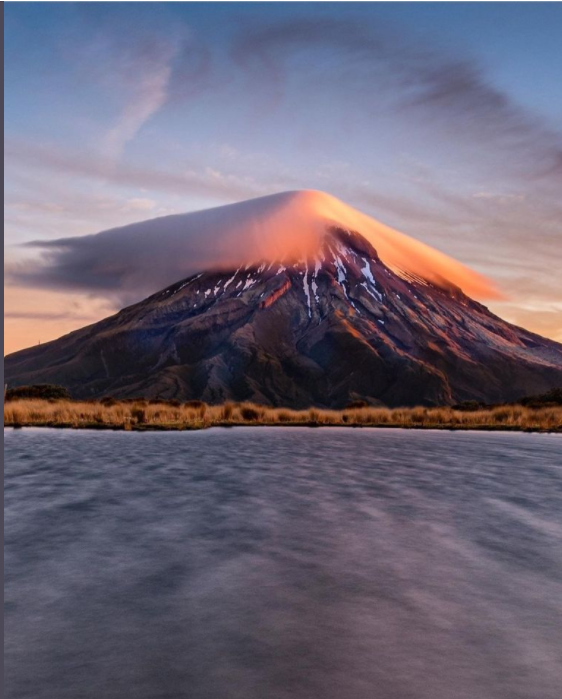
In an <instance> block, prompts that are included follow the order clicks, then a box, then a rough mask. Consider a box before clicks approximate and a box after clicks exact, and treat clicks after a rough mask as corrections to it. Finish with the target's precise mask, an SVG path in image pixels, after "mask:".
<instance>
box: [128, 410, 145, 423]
mask: <svg viewBox="0 0 562 699" xmlns="http://www.w3.org/2000/svg"><path fill="white" fill-rule="evenodd" d="M131 416H132V417H133V418H134V419H135V420H136V421H137V424H139V425H143V424H144V423H146V410H145V409H144V407H143V406H135V407H134V408H133V409H132V410H131Z"/></svg>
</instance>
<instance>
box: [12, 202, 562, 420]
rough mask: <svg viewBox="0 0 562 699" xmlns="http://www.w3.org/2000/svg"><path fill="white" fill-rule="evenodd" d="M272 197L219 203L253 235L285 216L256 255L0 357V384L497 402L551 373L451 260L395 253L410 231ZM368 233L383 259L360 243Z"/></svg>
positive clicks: (546, 354) (298, 401) (270, 399)
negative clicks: (1, 362)
mask: <svg viewBox="0 0 562 699" xmlns="http://www.w3.org/2000/svg"><path fill="white" fill-rule="evenodd" d="M275 197H277V199H276V200H275ZM264 200H266V201H264ZM273 201H274V204H275V205H274V206H273V207H272V198H271V197H266V198H263V199H261V200H251V201H250V202H243V203H242V204H241V205H233V206H234V207H237V206H240V207H244V206H245V205H251V204H253V206H251V207H250V208H251V209H253V214H252V216H254V222H255V223H254V225H255V229H254V230H253V231H252V233H251V234H252V235H255V236H259V237H260V238H261V239H262V240H266V241H268V240H269V241H273V240H277V241H278V240H280V239H281V238H280V233H279V231H277V230H275V231H273V232H272V230H271V229H267V227H268V226H270V227H271V228H274V227H275V228H276V227H277V226H286V227H287V235H286V238H287V239H288V240H289V241H290V244H289V245H284V246H283V248H282V249H279V250H278V251H275V250H273V249H272V248H270V249H267V245H266V246H265V247H263V246H262V247H261V248H259V251H260V253H261V259H260V260H259V261H258V262H254V263H245V264H241V265H238V266H236V267H233V268H230V269H227V268H225V266H224V265H222V266H220V268H219V269H214V270H208V271H205V272H201V273H198V274H195V275H191V276H189V277H187V278H186V279H183V280H182V281H179V282H177V283H175V284H173V285H172V286H169V287H168V288H166V289H164V290H163V291H160V292H158V293H156V294H154V295H152V296H150V297H149V298H147V299H146V300H144V301H141V302H140V303H137V304H134V305H132V306H129V307H128V308H125V309H124V310H122V311H120V312H119V313H117V314H116V315H114V316H112V317H110V318H107V319H106V320H103V321H101V322H99V323H96V324H94V325H91V326H89V327H87V328H84V329H82V330H78V331H76V332H73V333H70V334H69V335H66V336H65V337H62V338H60V339H58V340H55V341H53V342H49V343H47V344H44V345H41V346H38V347H33V348H30V349H27V350H23V351H20V352H16V353H14V354H12V355H9V356H8V357H6V360H5V372H6V380H7V381H8V383H9V384H10V386H15V385H21V384H28V383H57V384H62V385H64V386H66V387H67V388H68V389H69V390H70V391H71V393H72V394H73V395H74V396H75V397H80V398H95V397H101V396H104V395H113V396H116V397H133V396H140V395H143V396H146V397H149V398H150V397H161V398H179V399H184V400H185V399H195V398H197V399H202V400H205V401H208V402H220V401H224V400H227V399H231V400H252V401H255V402H261V403H266V404H273V405H284V406H294V407H305V406H309V405H318V406H330V407H342V406H345V405H346V404H348V403H349V402H350V401H353V400H358V399H362V400H367V401H368V402H370V403H373V404H377V403H383V404H386V405H390V406H395V405H415V404H426V405H435V404H450V403H454V402H458V401H462V400H469V399H475V400H482V401H488V402H500V401H506V400H515V399H517V398H519V397H521V396H522V395H525V394H532V393H541V392H544V391H546V390H548V389H550V388H552V387H553V386H555V385H560V384H562V345H560V344H558V343H555V342H553V341H550V340H547V339H544V338H541V337H540V336H538V335H535V334H533V333H530V332H527V331H525V330H523V329H521V328H517V327H515V326H513V325H510V324H508V323H506V322H505V321H503V320H501V319H500V318H498V317H497V316H495V315H493V314H492V313H491V312H490V311H488V309H487V308H485V307H484V306H482V305H481V304H480V303H478V302H476V301H474V300H472V299H471V298H469V297H468V296H467V295H466V294H465V293H464V291H462V290H461V288H460V287H459V285H457V284H456V283H454V282H453V281H452V280H451V277H452V276H453V277H454V274H455V273H459V272H463V274H464V273H465V272H464V270H465V269H466V268H463V267H462V265H458V263H454V261H449V258H446V256H444V255H440V253H437V252H436V251H432V250H431V248H427V247H426V246H422V245H421V244H418V245H419V246H418V245H416V241H412V242H413V243H414V245H413V248H412V250H413V251H412V255H411V258H408V244H410V241H411V239H409V238H407V237H406V236H401V234H399V233H397V232H395V231H392V229H386V228H385V227H381V228H380V229H379V228H378V226H379V225H380V226H382V224H376V222H373V223H374V224H375V226H374V227H373V225H372V223H369V221H371V222H372V219H369V218H368V217H366V216H364V215H363V214H359V212H355V210H354V209H351V208H350V207H346V205H344V204H342V203H341V202H339V201H338V200H337V199H333V198H332V197H329V196H328V195H324V194H322V193H317V192H300V193H284V194H282V195H274V198H273ZM255 202H258V203H259V205H258V206H257V207H256V204H255ZM264 207H265V210H267V215H266V216H265V218H264ZM342 207H344V208H343V209H342ZM228 209H231V207H221V209H220V210H222V211H223V212H224V211H227V210H228ZM272 209H273V210H272ZM231 210H232V209H231ZM211 211H213V212H216V211H219V209H215V210H211ZM239 212H240V209H239V210H238V213H239ZM349 212H351V214H350V213H349ZM235 213H236V212H235ZM203 214H204V212H198V214H196V216H199V217H201V216H202V215H203ZM245 216H246V214H245ZM213 217H214V218H215V220H216V223H217V224H218V223H219V219H220V217H219V218H218V219H217V218H216V214H213V215H212V216H211V218H213ZM362 217H363V218H362ZM243 218H244V217H243ZM299 218H301V219H302V220H300V221H299V220H298V219H299ZM246 221H247V219H246ZM260 222H261V223H260ZM319 222H321V224H322V225H321V226H320V227H319V226H318V224H319ZM147 223H148V222H147ZM346 224H350V225H346ZM351 224H353V225H351ZM362 224H363V225H364V226H365V228H366V231H365V230H361V228H360V226H361V225H362ZM207 225H208V222H207ZM233 225H235V226H237V225H238V222H234V224H233ZM260 225H261V226H262V227H263V226H265V229H263V228H262V229H260ZM305 230H306V231H309V233H307V235H306V236H303V231H305ZM295 231H296V232H300V235H299V236H296V235H295ZM395 234H396V235H395ZM377 235H378V242H379V244H380V246H381V247H382V249H384V250H385V257H384V258H383V257H382V255H381V256H379V251H378V250H376V249H375V247H374V246H373V242H372V241H373V239H377ZM396 236H398V237H396ZM268 244H269V243H268ZM393 246H394V247H393ZM393 250H394V252H393ZM393 255H394V257H393ZM383 259H384V261H383ZM451 263H454V264H452V265H451ZM455 265H458V267H455ZM451 270H452V272H453V274H452V275H451V274H450V273H449V274H446V273H445V272H447V271H448V272H450V271H451ZM466 271H467V272H470V271H469V270H466ZM461 276H462V275H461ZM468 279H470V276H468ZM473 282H474V284H477V283H479V280H478V277H477V275H474V278H473Z"/></svg>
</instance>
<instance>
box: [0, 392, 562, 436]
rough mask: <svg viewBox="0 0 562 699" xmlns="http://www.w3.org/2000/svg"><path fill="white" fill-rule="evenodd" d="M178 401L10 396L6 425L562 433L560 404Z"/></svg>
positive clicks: (5, 411) (5, 409)
mask: <svg viewBox="0 0 562 699" xmlns="http://www.w3.org/2000/svg"><path fill="white" fill-rule="evenodd" d="M176 403H177V402H165V401H164V402H162V403H158V402H154V401H151V402H150V403H148V402H147V401H143V400H138V401H124V402H120V401H108V402H106V403H102V402H93V401H84V402H82V401H70V400H52V401H48V400H40V399H28V400H12V401H9V402H7V403H6V404H5V406H4V425H5V426H8V427H10V426H11V427H20V426H21V427H23V426H49V427H76V428H78V427H87V428H95V427H99V428H112V429H125V430H130V429H134V430H141V429H201V428H206V427H213V426H234V425H309V426H330V425H340V426H349V427H404V428H426V429H431V428H434V429H491V430H494V429H502V430H525V431H541V432H562V406H554V407H545V408H527V407H523V406H520V405H509V406H500V407H496V408H487V409H482V410H474V411H470V412H467V411H460V410H454V409H453V408H448V407H443V408H422V407H417V408H371V407H361V408H349V409H345V410H324V409H320V408H308V409H306V410H291V409H289V408H268V407H265V406H262V405H256V404H253V403H231V402H227V403H224V404H223V405H206V404H205V403H201V402H200V401H191V402H188V403H183V404H179V403H178V404H176Z"/></svg>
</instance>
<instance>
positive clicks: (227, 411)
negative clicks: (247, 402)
mask: <svg viewBox="0 0 562 699" xmlns="http://www.w3.org/2000/svg"><path fill="white" fill-rule="evenodd" d="M233 412H234V406H233V405H232V403H225V404H224V405H223V406H222V411H221V418H222V419H223V420H231V419H232V413H233Z"/></svg>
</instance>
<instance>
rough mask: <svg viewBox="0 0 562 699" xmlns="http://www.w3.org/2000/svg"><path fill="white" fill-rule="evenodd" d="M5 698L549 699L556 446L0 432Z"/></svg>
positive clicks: (435, 438)
mask: <svg viewBox="0 0 562 699" xmlns="http://www.w3.org/2000/svg"><path fill="white" fill-rule="evenodd" d="M5 439H6V448H5V453H6V494H5V496H6V516H5V520H6V639H7V643H6V692H7V697H9V698H10V699H18V698H23V697H30V698H33V699H100V698H103V699H128V698H131V699H132V698H135V699H183V698H185V699H308V698H310V699H312V698H314V699H316V698H317V699H378V698H380V699H410V698H412V699H414V698H415V699H503V698H505V699H559V697H560V687H562V543H561V542H562V438H560V437H559V436H555V435H529V434H499V433H449V432H432V431H427V432H425V431H423V432H421V431H402V430H384V429H376V430H372V429H356V430H353V429H349V428H348V429H346V428H329V429H306V428H240V429H213V430H207V431H201V432H183V433H172V432H168V433H145V434H140V433H126V432H87V431H70V430H45V429H43V430H40V429H35V430H33V429H31V430H6V431H5Z"/></svg>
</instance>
